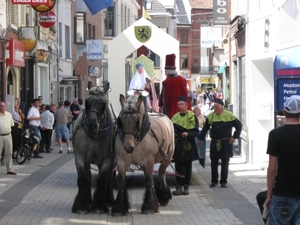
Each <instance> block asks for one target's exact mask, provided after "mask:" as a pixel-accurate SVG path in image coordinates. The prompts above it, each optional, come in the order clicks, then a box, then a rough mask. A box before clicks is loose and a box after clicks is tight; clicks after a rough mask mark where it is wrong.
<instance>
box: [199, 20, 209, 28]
mask: <svg viewBox="0 0 300 225" xmlns="http://www.w3.org/2000/svg"><path fill="white" fill-rule="evenodd" d="M201 27H209V22H208V20H202V21H201Z"/></svg>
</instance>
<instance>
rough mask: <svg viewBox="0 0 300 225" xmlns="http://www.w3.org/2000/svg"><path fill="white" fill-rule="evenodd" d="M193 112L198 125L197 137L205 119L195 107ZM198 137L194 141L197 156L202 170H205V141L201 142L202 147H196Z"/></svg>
mask: <svg viewBox="0 0 300 225" xmlns="http://www.w3.org/2000/svg"><path fill="white" fill-rule="evenodd" d="M193 112H194V114H195V116H196V118H197V119H198V123H199V132H198V135H199V134H200V133H201V131H202V129H203V126H204V124H205V117H204V116H203V115H202V113H201V109H200V108H199V107H198V106H196V107H195V108H194V109H193ZM198 135H197V137H195V141H196V144H197V152H198V156H199V163H200V164H201V165H202V166H203V168H205V158H206V139H204V140H203V144H202V146H199V145H198V141H199V139H198Z"/></svg>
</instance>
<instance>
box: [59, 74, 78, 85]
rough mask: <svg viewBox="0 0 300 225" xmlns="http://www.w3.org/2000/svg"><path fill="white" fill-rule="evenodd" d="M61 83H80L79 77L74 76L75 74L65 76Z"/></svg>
mask: <svg viewBox="0 0 300 225" xmlns="http://www.w3.org/2000/svg"><path fill="white" fill-rule="evenodd" d="M60 83H61V84H64V85H72V84H79V80H78V79H77V77H74V76H71V77H63V79H62V81H61V82H60Z"/></svg>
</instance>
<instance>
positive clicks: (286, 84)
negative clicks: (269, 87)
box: [277, 78, 300, 110]
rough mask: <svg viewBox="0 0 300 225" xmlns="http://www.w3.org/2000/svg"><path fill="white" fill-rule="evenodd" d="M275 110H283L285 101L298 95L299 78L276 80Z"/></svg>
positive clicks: (299, 87)
mask: <svg viewBox="0 0 300 225" xmlns="http://www.w3.org/2000/svg"><path fill="white" fill-rule="evenodd" d="M277 90H278V91H277V94H278V95H277V103H278V104H277V110H282V109H284V102H285V100H286V99H287V98H288V97H290V96H291V95H300V79H299V78H278V79H277Z"/></svg>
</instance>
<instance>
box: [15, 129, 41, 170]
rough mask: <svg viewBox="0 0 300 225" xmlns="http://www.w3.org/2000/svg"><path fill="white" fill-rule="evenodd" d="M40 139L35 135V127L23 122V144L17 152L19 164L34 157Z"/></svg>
mask: <svg viewBox="0 0 300 225" xmlns="http://www.w3.org/2000/svg"><path fill="white" fill-rule="evenodd" d="M39 143H40V139H39V138H38V137H36V136H35V135H34V129H33V128H32V127H30V126H27V125H25V124H23V132H22V137H21V144H20V147H19V148H18V150H17V152H16V156H15V158H16V160H17V163H18V164H20V165H21V164H23V163H24V162H25V161H26V160H28V162H29V161H30V159H31V158H32V154H33V152H34V151H35V150H36V149H37V147H38V145H39Z"/></svg>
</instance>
